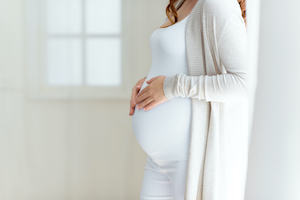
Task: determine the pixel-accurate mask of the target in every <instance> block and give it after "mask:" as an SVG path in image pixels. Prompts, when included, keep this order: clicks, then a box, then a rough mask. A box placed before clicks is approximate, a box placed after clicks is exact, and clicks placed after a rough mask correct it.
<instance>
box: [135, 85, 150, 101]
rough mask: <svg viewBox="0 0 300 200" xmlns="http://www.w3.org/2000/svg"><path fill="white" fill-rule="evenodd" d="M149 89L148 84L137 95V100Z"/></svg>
mask: <svg viewBox="0 0 300 200" xmlns="http://www.w3.org/2000/svg"><path fill="white" fill-rule="evenodd" d="M148 90H149V86H146V87H145V88H144V89H143V90H142V91H140V92H139V93H138V94H137V95H136V96H135V100H136V99H137V98H139V97H140V96H142V95H143V94H145V93H146V92H147V91H148Z"/></svg>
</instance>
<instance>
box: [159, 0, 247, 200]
mask: <svg viewBox="0 0 300 200" xmlns="http://www.w3.org/2000/svg"><path fill="white" fill-rule="evenodd" d="M183 2H184V0H178V1H177V2H176V3H175V7H176V8H177V9H178V8H179V7H180V6H181V5H182V3H183ZM186 50H187V59H188V68H189V73H188V74H183V73H177V74H176V75H175V76H166V78H165V80H164V83H163V90H164V93H165V96H166V97H167V99H168V100H169V101H172V99H173V98H191V99H192V120H191V133H190V146H189V158H188V169H187V178H186V189H185V198H184V199H185V200H243V199H244V192H245V183H246V174H247V163H248V144H249V141H248V138H249V137H248V135H249V133H248V121H249V120H248V112H249V97H248V92H247V75H248V74H247V56H246V55H247V32H246V27H245V22H244V20H243V18H242V15H241V9H240V6H239V4H238V2H237V0H198V2H197V3H196V5H195V6H194V8H193V10H192V11H191V13H190V16H189V18H188V20H187V24H186Z"/></svg>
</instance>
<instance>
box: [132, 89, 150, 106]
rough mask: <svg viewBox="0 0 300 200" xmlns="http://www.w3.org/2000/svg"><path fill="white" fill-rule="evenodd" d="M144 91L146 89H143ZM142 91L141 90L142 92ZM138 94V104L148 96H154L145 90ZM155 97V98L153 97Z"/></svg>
mask: <svg viewBox="0 0 300 200" xmlns="http://www.w3.org/2000/svg"><path fill="white" fill-rule="evenodd" d="M143 91H144V90H143ZM140 93H141V92H140ZM140 93H139V94H138V95H137V96H136V98H135V103H136V104H139V103H141V102H142V101H144V100H145V99H147V98H148V97H151V98H152V96H151V94H150V92H143V94H140ZM152 99H153V98H152Z"/></svg>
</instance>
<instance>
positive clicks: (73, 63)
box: [47, 38, 82, 85]
mask: <svg viewBox="0 0 300 200" xmlns="http://www.w3.org/2000/svg"><path fill="white" fill-rule="evenodd" d="M81 54H82V45H81V40H80V39H77V38H58V39H57V38H56V39H49V40H48V42H47V81H48V84H49V85H80V84H82V56H81Z"/></svg>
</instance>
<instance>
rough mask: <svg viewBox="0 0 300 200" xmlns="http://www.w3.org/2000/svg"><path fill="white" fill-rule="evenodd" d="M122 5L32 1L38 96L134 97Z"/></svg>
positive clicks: (117, 0)
mask: <svg viewBox="0 0 300 200" xmlns="http://www.w3.org/2000/svg"><path fill="white" fill-rule="evenodd" d="M122 3H123V1H122V0H109V1H107V0H42V1H41V0H27V26H28V27H27V28H28V48H29V49H28V50H29V51H28V53H29V58H31V59H29V68H30V69H31V74H32V73H34V74H36V75H37V78H36V80H33V82H32V84H31V86H32V87H31V88H32V89H33V93H34V96H46V97H50V96H51V97H58V96H60V97H68V96H70V95H72V96H77V97H103V98H106V97H108V98H111V97H126V96H127V97H128V94H129V91H130V90H131V89H129V88H128V84H127V82H126V80H124V73H125V69H126V68H125V67H124V63H123V59H122V57H123V56H124V54H123V52H124V51H123V49H124V48H125V45H124V34H123V30H122V24H123V9H124V8H123V6H122V5H123V4H122ZM70 92H71V94H70ZM130 92H131V91H130Z"/></svg>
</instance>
